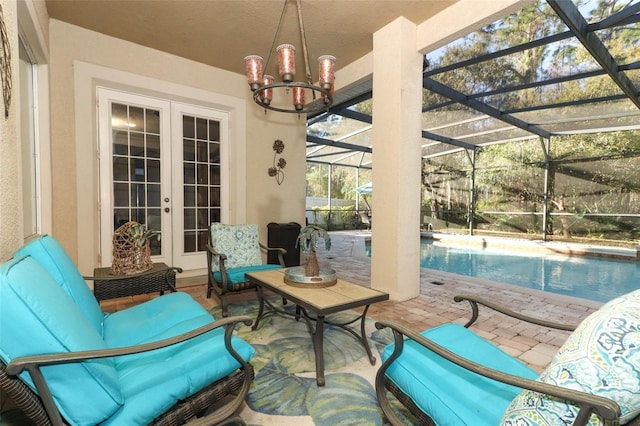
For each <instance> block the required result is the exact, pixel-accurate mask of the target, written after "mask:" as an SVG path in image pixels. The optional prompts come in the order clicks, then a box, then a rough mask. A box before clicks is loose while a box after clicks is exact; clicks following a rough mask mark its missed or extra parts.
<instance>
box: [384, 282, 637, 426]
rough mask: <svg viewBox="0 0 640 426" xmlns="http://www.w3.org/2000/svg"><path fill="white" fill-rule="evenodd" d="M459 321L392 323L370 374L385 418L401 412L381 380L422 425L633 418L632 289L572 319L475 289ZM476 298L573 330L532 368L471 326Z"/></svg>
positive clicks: (509, 425) (526, 425) (514, 425)
mask: <svg viewBox="0 0 640 426" xmlns="http://www.w3.org/2000/svg"><path fill="white" fill-rule="evenodd" d="M454 300H455V301H457V302H460V301H464V300H466V301H468V302H469V303H470V304H471V308H472V312H473V316H472V318H471V320H470V321H469V322H468V323H467V324H466V325H465V326H462V325H461V324H457V323H450V324H444V325H441V326H439V327H434V328H431V329H429V330H427V331H424V332H422V333H416V332H413V331H411V330H408V329H406V328H404V327H402V326H400V325H397V324H392V323H382V322H378V323H376V327H377V328H379V329H382V328H385V327H390V328H391V330H392V331H393V335H394V342H393V343H391V344H390V345H388V346H387V347H386V348H385V350H384V352H383V355H382V359H383V361H384V362H383V364H382V366H381V367H380V370H378V374H377V376H376V394H377V396H378V401H379V403H380V406H381V408H382V411H383V412H384V413H385V415H386V417H387V419H389V421H390V423H391V424H392V425H401V424H403V423H404V422H403V421H402V420H400V418H399V417H398V416H397V415H396V412H395V410H394V409H393V407H392V406H391V404H390V402H389V401H388V400H387V390H389V391H390V392H391V393H392V394H394V395H395V396H396V397H397V398H398V400H399V401H400V402H401V403H402V404H403V405H404V406H405V407H407V408H408V409H409V411H410V412H411V413H412V414H413V415H414V416H415V417H416V418H417V419H418V420H417V422H418V423H420V424H425V425H434V424H437V425H468V426H471V425H473V426H482V425H504V426H545V425H589V426H596V425H618V424H623V425H638V424H640V380H638V378H639V377H640V290H636V291H634V292H631V293H628V294H626V295H624V296H620V297H618V298H616V299H614V300H612V301H610V302H608V303H606V304H605V305H603V306H602V307H601V308H600V309H598V310H597V311H596V312H594V313H592V314H591V315H589V316H588V317H587V318H585V319H584V320H583V321H582V322H581V323H580V325H578V326H577V327H574V326H569V325H563V324H557V323H552V322H549V321H545V320H540V319H535V318H532V317H529V316H525V315H522V314H519V313H517V312H513V311H511V310H508V309H505V308H503V307H500V306H498V305H496V304H494V303H492V302H490V301H487V300H484V299H481V298H478V297H476V296H456V297H455V298H454ZM478 305H483V306H486V307H489V308H491V309H494V310H496V311H498V312H501V313H503V314H505V315H507V316H510V317H513V318H516V319H518V320H523V321H527V322H530V323H534V324H537V325H540V326H544V327H550V328H555V329H560V330H568V331H573V333H572V334H571V335H570V336H569V338H568V339H567V340H566V342H565V343H564V344H563V345H562V347H560V349H559V350H558V352H557V353H556V355H555V357H554V358H553V360H552V361H551V363H550V364H549V366H548V367H547V368H546V369H545V371H543V372H542V374H539V375H538V374H537V373H536V372H535V371H533V370H532V369H531V368H529V367H528V366H526V365H525V364H523V363H522V362H520V361H519V360H518V359H516V358H514V357H512V356H511V355H509V354H507V353H506V352H504V351H503V350H502V349H500V348H498V347H497V346H494V345H493V344H492V343H490V342H488V341H486V340H484V339H483V338H482V337H480V336H479V335H477V334H475V333H474V332H473V331H471V330H469V329H468V328H467V327H469V326H470V325H471V324H473V323H474V322H475V321H476V319H477V318H478Z"/></svg>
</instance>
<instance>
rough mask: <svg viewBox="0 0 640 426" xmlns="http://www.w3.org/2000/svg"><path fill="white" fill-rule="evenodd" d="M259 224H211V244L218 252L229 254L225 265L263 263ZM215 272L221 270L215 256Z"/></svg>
mask: <svg viewBox="0 0 640 426" xmlns="http://www.w3.org/2000/svg"><path fill="white" fill-rule="evenodd" d="M259 241H260V240H259V236H258V225H256V224H248V225H225V224H223V223H217V222H216V223H212V224H211V245H212V246H213V248H214V249H215V250H216V251H217V252H218V253H223V254H226V255H227V260H226V261H225V263H224V264H225V266H226V267H227V268H238V267H242V266H255V265H261V264H262V257H261V255H260V243H259ZM211 269H212V270H213V272H215V271H219V270H220V266H219V262H218V258H217V257H214V258H213V264H212V265H211Z"/></svg>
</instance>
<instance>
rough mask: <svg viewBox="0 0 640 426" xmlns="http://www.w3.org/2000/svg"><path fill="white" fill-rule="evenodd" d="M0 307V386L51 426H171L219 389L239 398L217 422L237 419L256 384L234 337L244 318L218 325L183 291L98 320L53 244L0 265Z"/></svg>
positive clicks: (246, 350) (47, 241)
mask: <svg viewBox="0 0 640 426" xmlns="http://www.w3.org/2000/svg"><path fill="white" fill-rule="evenodd" d="M0 303H1V305H2V309H0V329H1V330H2V333H0V358H1V360H2V362H3V364H4V365H6V371H5V369H4V368H3V369H2V370H3V371H2V374H3V376H2V377H0V378H2V379H6V378H12V377H14V376H16V375H17V376H18V377H19V378H20V380H21V382H22V383H24V384H26V388H27V390H29V389H30V390H32V391H34V392H35V393H36V394H38V395H39V397H40V399H41V402H42V405H43V407H44V411H45V412H46V417H48V420H49V421H50V422H51V423H53V424H56V423H58V422H60V421H61V420H62V419H64V422H66V423H68V424H71V425H95V424H102V425H112V424H113V425H134V424H135V425H143V424H151V423H154V422H157V423H158V424H165V423H164V422H165V421H166V422H167V423H169V424H175V423H174V422H176V419H178V423H180V421H181V422H185V421H187V420H189V418H191V417H193V416H200V415H201V414H203V412H204V411H205V410H206V409H207V408H208V407H209V405H211V404H213V403H215V402H218V400H220V399H222V398H224V397H226V396H227V395H226V394H225V393H224V392H222V391H221V389H222V388H221V386H222V387H226V388H227V390H228V391H229V392H227V393H231V392H233V391H237V390H239V392H238V394H237V395H236V397H235V399H233V401H232V402H229V403H228V404H226V405H224V404H223V408H221V409H219V410H218V411H215V412H214V413H213V414H212V417H211V422H212V423H216V422H220V421H223V420H224V419H226V418H229V417H233V416H235V413H236V412H237V411H238V408H239V407H240V405H241V404H242V403H243V401H244V398H245V397H246V393H247V392H248V388H249V385H250V383H251V381H252V380H253V374H254V373H253V368H252V367H251V365H250V364H249V361H250V360H251V358H252V357H253V355H254V349H253V347H251V346H250V345H249V344H248V343H246V342H245V341H243V340H242V339H240V338H238V337H236V336H234V335H233V329H234V327H235V326H236V325H237V324H238V323H244V324H245V325H249V324H250V323H251V320H250V319H249V318H247V317H235V318H228V319H224V320H220V321H216V320H215V318H213V317H212V316H211V315H210V314H209V313H208V312H207V311H206V310H205V309H204V308H203V307H202V306H201V305H200V304H199V303H197V302H196V301H195V300H194V299H193V298H192V297H191V296H189V295H188V294H186V293H180V292H177V293H170V294H166V295H164V296H160V297H158V298H155V299H152V300H150V301H148V302H145V303H142V304H140V305H137V306H135V307H132V308H129V309H126V310H123V311H118V312H115V313H112V314H109V313H103V312H102V311H101V310H100V306H99V304H98V303H97V301H96V300H95V298H93V294H92V293H91V291H90V289H89V287H88V286H87V285H86V283H85V281H84V279H83V278H82V276H81V275H80V273H79V271H78V270H77V268H76V267H75V265H74V264H73V262H72V261H71V259H70V258H69V256H68V255H67V254H66V252H65V251H64V249H63V248H62V247H61V246H60V244H59V243H58V242H57V241H56V240H55V239H53V238H52V237H50V236H46V235H45V236H41V237H39V238H37V239H36V240H34V241H32V242H31V243H29V244H27V245H25V246H24V247H22V248H21V249H20V250H18V251H17V252H16V253H15V255H14V257H13V259H11V260H9V261H7V262H5V263H4V264H3V265H2V266H0ZM4 365H3V366H2V367H4ZM40 373H41V374H40ZM0 382H2V383H4V382H3V380H0ZM12 396H13V397H14V398H15V399H21V398H20V396H19V395H15V394H13V395H12ZM192 399H193V400H197V402H196V403H193V404H192V403H190V402H189V401H191V400H192ZM20 408H22V409H23V410H24V411H25V412H29V411H30V410H31V407H22V406H21V407H20ZM61 418H62V419H61ZM169 418H170V420H165V419H169ZM238 421H240V422H241V419H238ZM37 422H38V421H36V423H37Z"/></svg>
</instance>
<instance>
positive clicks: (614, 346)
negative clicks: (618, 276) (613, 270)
mask: <svg viewBox="0 0 640 426" xmlns="http://www.w3.org/2000/svg"><path fill="white" fill-rule="evenodd" d="M539 380H540V381H541V382H544V383H551V384H554V385H557V386H562V387H565V388H569V389H574V390H579V391H583V392H587V393H590V394H594V395H599V396H603V397H605V398H609V399H612V400H613V401H615V402H617V403H618V405H619V406H620V410H621V413H622V416H621V419H620V423H621V424H625V423H627V422H628V421H629V420H631V419H633V418H634V417H636V416H638V415H639V414H640V290H636V291H634V292H631V293H628V294H626V295H623V296H620V297H618V298H616V299H614V300H612V301H610V302H608V303H606V304H605V305H603V306H602V307H601V308H600V309H598V310H597V311H596V312H594V313H593V314H591V315H589V316H588V317H587V318H586V319H585V320H584V321H582V322H581V323H580V325H579V326H578V327H577V328H576V330H575V331H574V332H573V333H572V334H571V335H570V336H569V338H568V339H567V341H566V342H565V343H564V344H563V345H562V347H561V348H560V349H559V350H558V353H557V354H556V355H555V357H554V358H553V360H552V361H551V364H549V366H548V367H547V368H546V369H545V371H544V372H543V373H542V374H541V375H540V378H539ZM577 413H578V408H577V407H576V406H574V405H571V404H569V403H567V402H566V401H561V400H558V399H555V398H551V397H549V396H547V395H542V394H539V393H536V392H532V391H527V390H525V391H523V392H522V393H521V394H520V395H518V397H517V398H515V399H514V401H513V402H512V403H511V405H510V406H509V409H508V410H507V411H506V412H505V414H504V418H503V420H502V424H505V425H531V426H534V425H547V424H571V423H572V421H573V419H574V418H575V416H576V414H577ZM600 424H602V422H601V420H599V418H598V417H597V416H595V415H592V416H591V419H590V420H589V425H600Z"/></svg>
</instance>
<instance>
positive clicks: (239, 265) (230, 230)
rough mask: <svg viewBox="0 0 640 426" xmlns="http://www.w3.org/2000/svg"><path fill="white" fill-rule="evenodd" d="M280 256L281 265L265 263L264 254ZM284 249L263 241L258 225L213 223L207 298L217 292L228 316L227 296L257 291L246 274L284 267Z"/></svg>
mask: <svg viewBox="0 0 640 426" xmlns="http://www.w3.org/2000/svg"><path fill="white" fill-rule="evenodd" d="M263 250H264V251H266V252H269V251H275V252H277V253H278V261H279V262H280V263H278V264H264V263H263V262H262V255H261V251H263ZM286 253H287V251H286V250H285V249H283V248H279V247H278V248H271V247H267V246H265V245H263V244H262V243H260V241H259V236H258V225H255V224H246V225H226V224H223V223H218V222H214V223H212V224H211V233H210V244H208V245H207V266H208V271H209V274H208V288H207V298H209V297H211V293H212V292H213V291H215V293H216V294H217V295H218V298H219V299H220V304H221V305H222V315H223V316H225V317H226V316H227V303H226V300H225V296H226V295H228V294H229V293H234V292H240V291H244V290H248V289H254V288H255V286H254V285H253V284H251V283H249V281H248V280H247V278H246V277H245V273H247V272H256V271H264V270H268V269H280V268H284V266H285V263H284V255H285V254H286Z"/></svg>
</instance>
